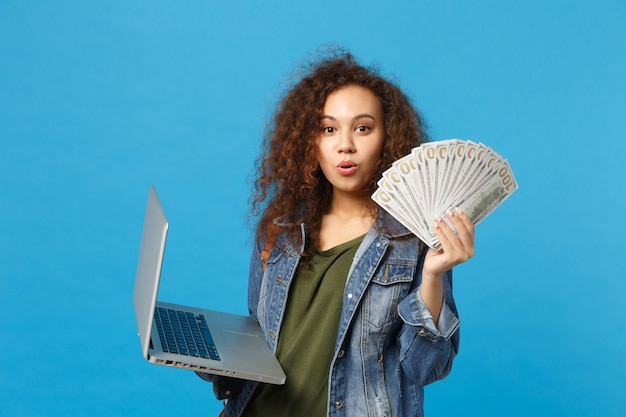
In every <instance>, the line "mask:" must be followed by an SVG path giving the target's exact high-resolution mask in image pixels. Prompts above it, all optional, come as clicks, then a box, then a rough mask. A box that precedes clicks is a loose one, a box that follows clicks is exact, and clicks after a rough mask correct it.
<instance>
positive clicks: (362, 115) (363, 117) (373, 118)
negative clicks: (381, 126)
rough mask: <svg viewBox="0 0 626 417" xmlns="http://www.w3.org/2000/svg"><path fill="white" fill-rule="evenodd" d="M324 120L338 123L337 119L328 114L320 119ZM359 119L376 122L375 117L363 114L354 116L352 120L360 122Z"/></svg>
mask: <svg viewBox="0 0 626 417" xmlns="http://www.w3.org/2000/svg"><path fill="white" fill-rule="evenodd" d="M322 119H329V120H333V121H336V120H337V119H336V118H335V117H333V116H330V115H328V114H323V115H322V116H321V117H320V120H322ZM359 119H372V120H376V118H375V117H374V116H372V115H371V114H369V113H362V114H358V115H356V116H354V117H353V118H352V120H359Z"/></svg>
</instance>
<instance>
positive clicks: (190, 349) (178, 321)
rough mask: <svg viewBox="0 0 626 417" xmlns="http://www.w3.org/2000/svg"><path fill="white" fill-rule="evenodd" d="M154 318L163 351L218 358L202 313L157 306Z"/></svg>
mask: <svg viewBox="0 0 626 417" xmlns="http://www.w3.org/2000/svg"><path fill="white" fill-rule="evenodd" d="M154 320H155V322H156V324H157V331H158V333H159V339H160V340H161V346H162V347H163V351H164V352H171V353H179V354H181V355H187V356H195V357H201V358H210V359H213V360H216V361H219V360H220V356H219V355H218V353H217V349H216V348H215V344H214V342H213V337H211V332H210V331H209V327H208V326H207V324H206V319H205V318H204V315H202V314H194V313H191V312H188V311H181V310H174V309H171V308H165V307H157V309H156V311H155V315H154Z"/></svg>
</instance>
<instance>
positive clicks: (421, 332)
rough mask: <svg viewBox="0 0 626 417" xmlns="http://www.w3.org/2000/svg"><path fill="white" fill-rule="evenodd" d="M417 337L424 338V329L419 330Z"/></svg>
mask: <svg viewBox="0 0 626 417" xmlns="http://www.w3.org/2000/svg"><path fill="white" fill-rule="evenodd" d="M419 335H420V336H422V337H423V336H426V331H424V329H422V330H420V332H419Z"/></svg>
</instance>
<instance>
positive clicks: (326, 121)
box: [317, 85, 385, 194]
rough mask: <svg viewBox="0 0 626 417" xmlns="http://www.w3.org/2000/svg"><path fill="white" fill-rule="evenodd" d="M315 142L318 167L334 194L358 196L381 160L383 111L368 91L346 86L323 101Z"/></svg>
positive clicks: (383, 133)
mask: <svg viewBox="0 0 626 417" xmlns="http://www.w3.org/2000/svg"><path fill="white" fill-rule="evenodd" d="M320 129H321V133H320V135H319V136H318V139H317V147H318V155H319V164H320V168H321V169H322V172H323V173H324V176H325V177H326V179H328V181H329V182H330V183H331V184H332V186H333V188H334V193H338V192H340V193H341V192H343V193H349V194H355V193H359V192H360V191H362V190H363V188H364V187H365V186H366V185H367V184H369V182H370V181H371V179H372V176H373V175H374V173H375V172H376V167H377V163H378V161H379V159H380V156H381V151H382V148H383V140H384V137H385V132H384V128H383V111H382V107H381V105H380V102H379V100H378V98H377V97H376V96H375V95H374V93H372V92H371V91H370V90H369V89H367V88H364V87H360V86H356V85H349V86H346V87H342V88H341V89H339V90H337V91H335V92H333V93H331V94H330V95H329V96H328V98H327V99H326V103H325V104H324V109H323V111H322V117H321V119H320Z"/></svg>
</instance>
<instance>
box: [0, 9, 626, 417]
mask: <svg viewBox="0 0 626 417" xmlns="http://www.w3.org/2000/svg"><path fill="white" fill-rule="evenodd" d="M383 3H384V2H380V1H369V0H366V1H345V2H339V1H327V0H320V1H317V2H279V1H275V0H263V1H241V0H236V1H222V2H217V1H194V0H190V1H183V2H181V1H138V0H125V1H119V0H115V1H106V2H73V1H69V0H60V1H56V2H45V1H41V2H25V1H16V0H0V228H1V229H0V277H1V279H0V306H1V307H0V314H1V318H0V352H1V354H2V361H0V415H2V416H52V415H62V416H83V415H85V416H87V415H88V416H92V417H94V416H99V415H103V416H104V415H152V416H169V415H172V414H174V415H209V416H211V415H216V414H217V411H218V409H219V408H220V403H219V402H218V401H216V400H214V399H213V396H212V393H211V386H210V385H209V384H206V383H204V382H203V381H201V380H200V379H198V378H196V377H195V376H194V375H193V374H192V373H190V372H188V371H182V370H172V369H167V368H163V367H158V366H153V365H150V364H148V363H146V362H145V361H144V360H143V359H142V357H141V353H140V347H139V342H138V340H137V336H136V332H137V331H136V326H135V322H134V313H133V307H132V296H131V294H132V289H133V280H134V274H135V268H136V260H137V255H138V250H139V242H140V237H141V227H142V221H143V214H144V210H145V200H146V196H147V192H148V187H149V185H150V184H151V183H154V184H156V186H157V189H158V191H159V193H160V195H161V199H162V202H163V204H164V206H165V209H166V211H167V213H168V216H169V219H170V235H169V240H168V253H167V257H166V260H165V265H164V270H163V273H164V283H163V285H162V287H161V293H160V297H161V299H163V300H166V301H171V302H182V303H188V304H194V305H201V306H207V307H211V308H216V309H223V310H227V311H231V312H236V313H245V312H246V302H245V299H246V280H247V266H248V259H249V251H250V239H251V230H250V229H251V228H250V225H249V224H247V223H246V214H247V208H248V196H249V191H250V181H249V178H250V175H251V174H252V167H253V163H254V160H255V158H256V156H257V154H258V150H259V145H260V141H261V131H262V129H263V126H264V124H265V122H266V120H267V117H268V115H269V113H270V111H271V109H272V105H273V103H274V102H275V100H276V97H277V95H278V94H279V93H280V92H281V91H283V88H284V83H283V81H284V80H285V79H287V78H288V77H289V76H290V74H291V71H292V69H293V68H294V67H295V66H296V65H297V64H298V63H299V62H300V61H301V60H302V58H303V57H305V56H306V55H307V54H308V53H309V52H311V51H314V50H316V49H317V48H318V47H319V46H320V45H322V44H325V43H329V42H335V43H339V44H341V45H344V46H346V47H347V48H348V49H350V50H351V51H352V52H353V53H354V54H355V55H356V56H357V57H358V58H359V59H360V60H361V61H362V62H363V63H365V64H371V63H378V64H379V65H380V67H381V68H382V69H383V73H384V74H386V75H388V76H390V77H392V78H394V79H395V80H396V81H397V82H398V83H399V84H400V85H401V86H402V87H403V88H404V90H405V91H406V92H407V93H408V94H409V95H410V96H411V97H412V98H413V100H414V101H415V104H416V105H417V106H418V107H419V108H420V109H421V111H422V112H423V114H424V116H425V118H426V120H427V121H428V123H429V126H430V133H431V135H432V137H433V138H435V139H447V138H451V137H460V138H463V139H473V140H476V141H482V142H484V143H486V144H488V145H490V146H492V147H493V148H494V149H496V150H497V151H498V152H499V153H501V154H502V155H503V156H505V157H507V158H508V159H509V161H510V163H511V166H512V168H513V172H514V173H515V175H516V178H517V180H518V182H519V184H520V189H519V190H518V191H517V192H516V193H515V194H514V195H513V196H512V197H511V198H510V199H509V200H507V201H506V202H505V203H504V204H503V205H502V206H501V207H500V208H499V209H498V210H496V211H495V212H494V213H493V214H492V215H491V216H490V217H489V218H488V219H487V220H485V222H483V223H482V224H481V225H480V226H479V228H478V230H477V231H478V234H477V256H476V257H475V258H474V259H473V260H472V261H471V262H469V263H468V264H465V265H463V266H461V267H459V268H458V269H457V271H456V280H455V294H456V299H457V303H458V307H459V309H460V313H461V320H462V323H463V328H462V342H461V351H460V354H459V356H458V358H457V360H456V362H455V366H454V370H453V373H452V374H451V375H450V377H449V378H447V379H446V380H444V381H441V382H438V383H436V384H434V385H432V386H429V387H428V388H427V394H426V395H427V399H426V401H427V402H426V413H427V415H429V416H460V415H463V416H500V415H506V416H528V415H532V416H603V417H606V416H624V415H626V395H624V394H625V388H624V387H625V386H626V358H625V355H626V314H625V313H626V307H625V306H624V299H625V295H626V285H625V284H624V275H625V274H624V271H625V269H626V268H625V267H626V260H625V258H626V257H625V256H624V254H623V252H624V235H625V233H626V222H625V220H624V219H625V215H624V213H625V212H626V204H625V202H624V201H625V200H624V196H623V185H622V182H623V181H624V179H625V178H626V169H625V168H624V158H623V155H624V152H625V151H626V146H625V145H624V127H623V126H624V113H625V110H626V100H625V99H624V95H625V93H626V3H625V2H624V1H623V0H613V1H610V0H607V1H598V2H595V1H560V0H559V1H550V2H547V1H538V0H536V1H510V2H503V1H496V0H493V1H452V0H450V1H427V0H419V1H413V2H408V1H407V2H393V1H389V2H385V3H386V4H383Z"/></svg>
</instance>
